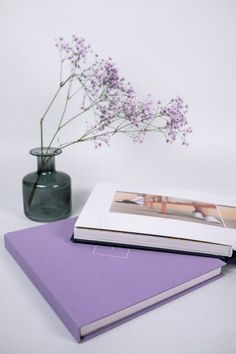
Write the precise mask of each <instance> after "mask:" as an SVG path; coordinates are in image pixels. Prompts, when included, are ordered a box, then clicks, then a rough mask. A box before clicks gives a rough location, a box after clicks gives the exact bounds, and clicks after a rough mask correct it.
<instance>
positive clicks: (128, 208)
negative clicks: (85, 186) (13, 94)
mask: <svg viewBox="0 0 236 354" xmlns="http://www.w3.org/2000/svg"><path fill="white" fill-rule="evenodd" d="M233 202H234V201H233V200H232V199H231V200H229V198H228V199H227V198H226V197H224V198H222V197H214V198H213V197H212V196H210V197H209V195H208V196H207V195H204V194H200V193H197V192H188V191H176V190H175V191H174V190H167V189H165V190H164V189H162V190H156V191H150V190H148V188H142V189H141V190H137V188H132V187H130V186H129V187H127V186H121V185H115V184H112V183H106V182H102V183H98V184H97V185H96V186H95V188H94V190H93V192H92V193H91V195H90V197H89V199H88V201H87V203H86V204H85V206H84V208H83V210H82V212H81V214H80V216H79V218H78V219H77V221H76V223H75V227H74V235H73V238H72V240H73V241H75V242H90V243H99V244H113V245H117V246H122V245H123V246H129V247H132V246H133V247H138V248H151V249H160V250H169V251H181V252H186V253H197V254H198V253H200V254H206V255H215V256H224V257H232V254H233V251H234V250H235V249H236V201H235V204H233Z"/></svg>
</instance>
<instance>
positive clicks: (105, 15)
mask: <svg viewBox="0 0 236 354" xmlns="http://www.w3.org/2000/svg"><path fill="white" fill-rule="evenodd" d="M235 14H236V2H235V1H234V0H119V1H108V0H100V1H96V0H94V1H92V0H41V1H37V0H21V1H18V0H1V1H0V33H1V44H0V51H1V55H0V62H1V65H0V78H1V85H0V122H1V129H0V162H1V173H0V188H1V190H0V193H1V210H0V211H1V218H2V222H1V224H2V229H3V230H2V233H4V232H7V231H10V230H13V229H16V228H21V227H28V226H30V225H35V223H33V222H31V221H29V220H27V219H26V218H25V217H24V215H23V208H22V197H21V193H22V192H21V179H22V177H23V176H24V175H25V174H26V173H28V172H31V171H33V170H34V169H35V168H36V161H35V158H34V157H33V156H30V155H29V154H28V151H29V150H30V149H31V148H32V147H35V146H38V145H39V120H40V117H41V115H42V112H43V111H44V110H45V108H46V106H47V105H48V103H49V100H50V98H51V97H52V95H53V93H54V92H55V90H56V86H57V84H58V75H59V60H58V53H57V50H56V48H55V47H54V39H55V38H57V37H59V36H63V37H64V38H68V39H69V38H70V37H71V35H72V34H77V35H81V36H83V37H85V38H86V40H87V41H88V42H89V43H90V44H91V45H92V47H93V48H94V50H95V51H96V52H98V53H99V54H100V55H101V56H103V57H105V58H107V57H109V56H111V57H112V58H113V60H114V61H115V62H116V64H117V66H118V68H119V69H120V72H121V73H122V74H123V76H125V77H126V78H127V79H128V80H129V81H131V82H132V84H133V86H134V87H135V89H136V91H137V92H138V94H139V95H140V97H144V96H145V95H146V93H150V94H151V95H152V96H153V98H156V99H160V100H161V101H162V102H163V103H164V102H168V101H169V99H171V98H172V97H175V96H176V95H180V96H182V97H183V98H184V100H185V102H186V103H187V104H188V105H189V113H188V119H189V122H190V125H191V126H192V128H193V134H192V136H191V138H190V141H189V142H190V146H189V147H187V148H186V147H183V146H181V144H179V143H175V144H172V145H168V144H166V143H165V140H164V138H163V137H162V136H161V135H152V136H151V135H149V136H148V137H147V138H146V140H145V142H144V143H143V144H141V145H135V144H133V143H132V142H131V141H130V140H129V138H127V137H125V136H119V137H115V138H114V139H113V141H112V143H111V146H110V147H104V148H102V149H94V147H93V144H89V143H88V144H80V145H74V146H73V147H70V148H68V149H67V150H65V151H64V152H63V154H62V155H61V156H59V157H58V158H57V167H58V169H59V170H63V171H65V172H67V173H69V174H70V176H71V178H72V183H73V214H74V215H77V214H78V212H79V209H80V207H81V205H82V204H83V203H84V201H85V199H86V197H87V196H88V193H89V191H90V190H91V188H92V187H93V186H94V185H95V183H96V182H97V181H99V180H112V181H117V182H121V183H125V184H132V183H145V184H148V185H149V186H150V185H158V186H159V185H163V186H168V187H171V188H187V189H193V190H197V191H198V190H199V191H203V192H204V191H207V192H208V193H212V194H215V193H217V194H219V193H220V194H226V195H230V196H232V195H233V196H234V195H235V180H236V167H235V166H236V161H235V152H236V139H235V131H236V129H235V128H236V119H235V118H236V104H235V103H236V97H235V96H236V65H235V63H236V47H235V46H236V21H235ZM58 114H59V108H58V110H57V109H55V110H54V117H50V119H48V121H47V126H48V129H49V131H50V129H53V123H55V121H54V120H53V118H55V119H57V115H58ZM67 132H68V134H70V133H73V127H71V131H70V130H68V131H67ZM63 138H65V140H67V137H66V136H65V137H63ZM14 220H15V222H14ZM6 264H7V263H6ZM6 316H7V315H6ZM8 316H9V315H8ZM229 316H230V311H229ZM0 324H1V323H0ZM185 330H186V328H185V326H184V327H183V332H184V331H185ZM213 335H214V334H213ZM106 338H108V337H106ZM227 338H228V340H230V338H231V340H232V337H230V335H229V336H228V337H227ZM189 345H190V347H189V348H191V343H189ZM143 348H145V345H144V344H143ZM218 348H219V353H220V352H222V350H223V349H222V347H220V346H219V347H218ZM221 349H222V350H221ZM153 350H154V349H153ZM220 350H221V351H220ZM153 352H154V351H153ZM173 352H174V351H173ZM214 352H216V348H215V351H214ZM162 353H164V352H163V351H162ZM217 353H218V351H217Z"/></svg>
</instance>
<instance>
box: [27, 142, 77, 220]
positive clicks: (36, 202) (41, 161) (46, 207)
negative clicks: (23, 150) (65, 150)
mask: <svg viewBox="0 0 236 354" xmlns="http://www.w3.org/2000/svg"><path fill="white" fill-rule="evenodd" d="M61 152H62V151H61V150H60V149H57V148H52V147H51V148H43V149H41V148H35V149H32V150H30V153H31V155H33V156H36V157H37V171H35V172H32V173H29V174H27V175H26V176H25V177H24V178H23V182H22V184H23V202H24V212H25V215H26V216H27V217H28V218H29V219H31V220H35V221H40V222H50V221H55V220H60V219H65V218H67V217H68V216H69V215H70V213H71V179H70V176H69V175H68V174H66V173H64V172H60V171H57V170H56V169H55V156H56V155H58V154H60V153H61Z"/></svg>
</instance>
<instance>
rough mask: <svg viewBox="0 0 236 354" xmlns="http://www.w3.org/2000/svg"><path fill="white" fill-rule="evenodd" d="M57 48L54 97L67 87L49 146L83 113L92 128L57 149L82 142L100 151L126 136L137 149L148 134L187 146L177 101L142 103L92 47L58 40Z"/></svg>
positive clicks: (180, 102) (81, 41) (184, 108)
mask: <svg viewBox="0 0 236 354" xmlns="http://www.w3.org/2000/svg"><path fill="white" fill-rule="evenodd" d="M56 47H57V48H58V50H59V53H60V59H61V70H60V87H59V90H58V92H59V91H60V89H62V88H63V87H64V86H65V85H68V94H67V99H66V102H65V107H64V110H63V113H62V116H61V118H60V121H59V124H58V128H57V130H56V133H55V134H54V136H53V138H52V140H51V142H50V144H49V146H50V145H51V144H52V143H53V141H54V139H55V137H56V136H57V134H58V133H59V131H60V130H61V129H62V128H63V127H64V126H66V125H67V124H68V123H71V122H72V121H73V120H74V119H77V118H78V117H80V116H81V115H83V114H84V113H86V112H87V111H91V112H93V116H94V121H93V122H92V123H90V124H89V123H88V122H87V128H86V129H85V132H84V134H83V135H82V136H80V137H79V138H78V139H76V140H74V141H71V142H69V143H66V144H61V145H60V146H59V147H60V148H64V147H67V146H69V145H71V144H74V143H77V142H81V141H93V142H94V145H95V147H99V146H102V145H103V144H104V143H105V144H109V142H110V139H111V138H112V137H113V136H114V135H115V134H117V133H123V134H126V135H128V136H129V137H130V138H131V139H132V140H133V142H135V143H142V142H143V141H144V138H145V136H146V135H147V133H148V132H160V133H162V134H163V135H164V136H165V139H166V142H173V141H175V140H176V139H177V138H180V140H181V141H182V144H184V145H187V141H186V137H187V134H188V133H190V132H191V128H190V127H189V126H188V122H187V119H186V114H187V110H188V107H187V105H185V104H184V102H183V100H182V99H181V98H180V97H177V98H176V99H172V100H171V101H170V102H169V103H168V104H167V105H162V104H161V102H160V101H158V102H157V103H154V102H153V100H152V99H151V97H150V96H148V97H147V98H146V99H144V100H140V99H139V98H138V97H137V95H136V93H135V90H134V88H133V87H132V85H131V84H130V83H129V82H127V81H126V80H125V79H124V78H123V77H121V76H120V75H119V72H118V69H117V67H116V65H115V64H114V62H113V60H112V59H111V58H109V59H108V60H104V59H102V58H100V57H99V56H98V55H97V54H94V53H93V51H92V49H91V47H90V45H88V44H86V41H85V40H84V39H83V38H81V37H78V36H75V35H74V36H73V37H72V40H71V42H70V43H69V42H66V41H64V39H63V38H59V39H58V40H56ZM66 63H68V64H69V73H68V75H67V77H66V79H64V80H63V78H62V76H63V74H64V73H63V69H64V64H66ZM72 92H73V93H72ZM74 96H77V97H78V101H79V102H80V104H79V111H78V112H77V114H75V115H74V116H72V117H70V118H67V120H65V117H66V115H65V113H66V109H67V106H68V104H69V101H70V99H71V98H72V97H74ZM55 97H56V96H55ZM55 97H54V98H53V101H54V99H55ZM53 101H52V102H51V103H50V105H49V107H50V106H51V104H52V103H53ZM46 113H47V111H46ZM44 118H45V116H43V119H44ZM43 119H42V121H43ZM41 141H42V139H41Z"/></svg>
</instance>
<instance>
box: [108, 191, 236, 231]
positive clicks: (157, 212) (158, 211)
mask: <svg viewBox="0 0 236 354" xmlns="http://www.w3.org/2000/svg"><path fill="white" fill-rule="evenodd" d="M226 208H227V207H218V206H216V205H215V204H210V203H203V202H197V201H193V200H186V199H180V198H172V197H167V196H161V195H152V194H140V193H129V192H121V191H117V192H116V193H115V195H114V198H113V202H112V205H111V209H110V211H111V212H118V213H126V214H136V215H144V216H152V217H161V218H168V219H177V220H182V221H190V222H196V223H202V224H208V225H214V226H219V227H232V225H234V227H235V228H236V208H233V209H234V210H233V211H232V210H230V211H229V210H226ZM231 209H232V208H231ZM226 214H227V223H226V222H224V220H223V218H224V217H225V215H226ZM223 215H224V216H223ZM230 225H231V226H230Z"/></svg>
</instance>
